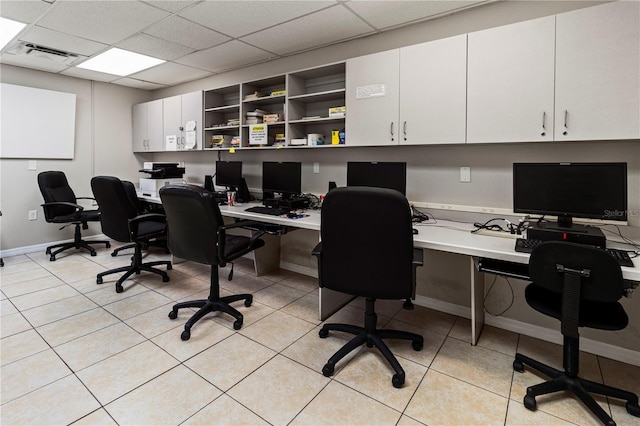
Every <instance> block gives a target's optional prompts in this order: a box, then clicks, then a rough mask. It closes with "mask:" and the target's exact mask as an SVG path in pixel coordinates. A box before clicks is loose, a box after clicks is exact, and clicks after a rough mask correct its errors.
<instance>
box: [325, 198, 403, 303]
mask: <svg viewBox="0 0 640 426" xmlns="http://www.w3.org/2000/svg"><path fill="white" fill-rule="evenodd" d="M320 233H321V241H322V253H321V257H320V262H319V268H320V270H319V276H320V285H321V286H322V287H327V288H330V289H333V290H337V291H341V292H345V293H348V294H353V295H356V296H364V297H372V298H380V299H385V298H386V299H403V298H408V297H412V295H413V278H412V277H413V265H412V261H413V233H412V224H411V209H410V207H409V202H408V201H407V199H406V198H405V197H404V195H402V194H401V193H400V192H398V191H396V190H392V189H385V188H369V187H357V186H356V187H343V188H336V189H333V190H331V191H330V192H329V193H327V196H326V197H325V199H324V201H323V203H322V216H321V230H320Z"/></svg>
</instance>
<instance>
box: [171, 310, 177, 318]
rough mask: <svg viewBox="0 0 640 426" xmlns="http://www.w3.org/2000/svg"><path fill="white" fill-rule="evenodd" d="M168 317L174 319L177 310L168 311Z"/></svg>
mask: <svg viewBox="0 0 640 426" xmlns="http://www.w3.org/2000/svg"><path fill="white" fill-rule="evenodd" d="M169 318H171V319H176V318H178V311H171V312H169Z"/></svg>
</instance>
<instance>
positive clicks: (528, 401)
mask: <svg viewBox="0 0 640 426" xmlns="http://www.w3.org/2000/svg"><path fill="white" fill-rule="evenodd" d="M523 403H524V406H525V408H526V409H527V410H531V411H535V409H536V397H535V396H530V395H525V397H524V400H523Z"/></svg>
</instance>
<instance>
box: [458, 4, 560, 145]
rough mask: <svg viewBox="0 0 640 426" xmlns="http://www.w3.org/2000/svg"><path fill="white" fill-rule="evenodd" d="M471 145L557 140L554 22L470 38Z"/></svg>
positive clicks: (516, 26) (546, 20) (531, 23)
mask: <svg viewBox="0 0 640 426" xmlns="http://www.w3.org/2000/svg"><path fill="white" fill-rule="evenodd" d="M468 43H469V53H468V75H467V82H468V85H467V93H468V100H467V142H468V143H476V142H521V141H523V142H527V141H551V140H553V115H554V109H553V108H554V49H555V17H554V16H549V17H545V18H540V19H534V20H531V21H525V22H519V23H516V24H511V25H506V26H502V27H497V28H491V29H488V30H483V31H478V32H474V33H470V34H469V38H468Z"/></svg>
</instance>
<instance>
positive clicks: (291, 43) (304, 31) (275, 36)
mask: <svg viewBox="0 0 640 426" xmlns="http://www.w3.org/2000/svg"><path fill="white" fill-rule="evenodd" d="M373 32H374V29H373V28H371V27H370V26H369V25H367V24H365V23H364V22H362V20H361V19H360V18H358V17H357V16H355V15H354V14H353V13H350V12H349V13H345V9H344V7H343V6H342V5H338V6H335V7H331V8H329V9H325V10H322V11H320V12H316V13H313V14H311V15H307V16H304V17H302V18H298V19H295V20H293V21H289V22H285V23H284V24H280V25H278V26H276V27H272V28H269V29H266V30H263V31H260V32H257V33H254V34H251V35H248V36H246V37H242V39H241V40H242V41H246V42H247V43H250V44H252V45H254V46H257V47H260V48H262V49H265V50H269V51H271V52H275V53H278V54H280V55H285V54H289V53H293V52H298V51H302V50H306V49H310V48H313V47H318V46H322V45H327V44H331V43H335V42H338V41H342V40H346V39H349V38H353V37H356V36H363V35H366V34H369V33H373Z"/></svg>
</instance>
